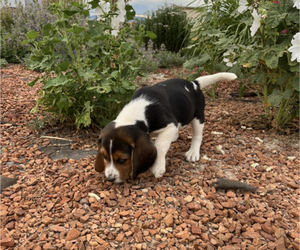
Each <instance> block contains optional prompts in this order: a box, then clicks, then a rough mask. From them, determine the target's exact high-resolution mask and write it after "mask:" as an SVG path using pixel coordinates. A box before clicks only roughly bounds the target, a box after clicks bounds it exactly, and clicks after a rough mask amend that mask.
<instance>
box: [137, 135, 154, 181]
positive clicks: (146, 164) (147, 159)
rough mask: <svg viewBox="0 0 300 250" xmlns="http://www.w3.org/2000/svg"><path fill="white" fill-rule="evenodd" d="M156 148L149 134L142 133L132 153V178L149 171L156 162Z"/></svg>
mask: <svg viewBox="0 0 300 250" xmlns="http://www.w3.org/2000/svg"><path fill="white" fill-rule="evenodd" d="M156 154H157V151H156V147H155V146H154V145H153V142H152V141H151V139H150V136H149V134H147V133H145V132H141V134H140V135H139V136H138V138H137V140H136V142H135V144H134V149H133V152H132V177H133V179H134V180H135V179H136V177H137V176H138V175H139V174H140V173H142V172H145V171H146V170H148V169H149V168H150V167H151V166H152V165H153V164H154V162H155V159H156Z"/></svg>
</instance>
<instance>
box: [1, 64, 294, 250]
mask: <svg viewBox="0 0 300 250" xmlns="http://www.w3.org/2000/svg"><path fill="white" fill-rule="evenodd" d="M159 73H161V72H159ZM163 73H164V74H165V75H166V77H172V74H171V73H170V71H168V70H165V71H164V72H163ZM37 74H38V73H36V72H31V71H26V70H25V69H24V68H23V67H22V66H21V65H9V66H8V67H6V68H3V69H1V175H2V176H4V177H8V178H13V179H17V183H16V184H14V185H12V186H10V187H8V188H6V189H4V190H2V193H1V195H0V197H1V207H0V216H1V229H0V236H1V241H0V243H1V249H36V250H38V249H50V250H52V249H80V250H84V249H138V250H139V249H169V250H175V249H223V250H231V249H232V250H235V249H249V250H252V249H253V250H254V249H278V250H281V249H299V140H298V138H299V137H298V134H297V133H295V132H294V131H290V134H287V135H278V133H276V132H274V131H267V130H265V129H264V127H263V125H259V124H257V123H259V119H258V117H259V114H261V113H262V108H261V104H260V103H259V102H240V101H233V100H232V99H233V98H232V97H231V98H230V96H229V94H230V93H232V92H237V91H238V82H237V81H236V82H235V81H234V82H231V83H227V82H224V83H221V84H220V86H219V87H218V92H219V98H218V100H217V101H215V102H213V101H211V100H209V98H207V108H206V123H205V132H204V135H203V144H202V147H201V160H200V161H199V162H196V163H188V162H186V161H185V160H184V152H186V151H187V150H188V148H189V145H190V141H191V129H190V127H186V128H184V129H183V130H182V131H181V132H180V136H179V139H178V141H176V142H175V143H173V144H172V147H171V149H170V151H169V153H168V155H167V171H166V173H165V175H164V176H163V177H162V178H160V179H155V178H154V177H153V176H152V174H151V173H150V172H146V173H144V174H142V175H140V176H139V177H138V178H137V180H136V181H132V180H128V182H127V183H124V184H114V183H110V182H108V181H106V179H105V177H104V174H103V173H97V172H95V171H94V169H93V164H94V154H93V153H92V152H94V151H92V150H96V139H97V134H98V133H99V129H98V128H97V127H91V128H89V129H84V130H80V131H76V130H75V129H74V128H72V126H68V125H66V124H63V125H60V124H58V123H55V122H53V121H51V122H52V123H51V125H47V126H45V128H44V129H42V130H40V131H39V132H37V131H35V130H33V129H32V128H31V126H29V125H28V122H30V121H31V122H32V121H34V120H35V119H37V117H36V116H35V115H32V114H30V113H29V112H30V109H31V108H32V107H33V106H34V105H35V101H34V99H35V98H36V97H37V95H38V89H39V88H40V86H37V87H34V88H30V87H28V86H27V85H26V82H28V81H30V79H33V78H34V77H35V76H36V75H37ZM249 98H255V97H249ZM249 100H250V99H249ZM251 100H253V99H251ZM40 116H41V117H40V119H42V114H41V115H40ZM254 126H256V127H255V128H254ZM49 137H51V138H49ZM53 138H54V139H53ZM55 138H63V139H65V140H66V142H67V144H68V143H69V142H71V146H68V147H70V148H69V149H72V150H74V151H75V150H87V151H88V150H91V155H90V156H85V157H84V158H80V159H78V158H77V159H72V158H68V157H63V158H60V159H56V160H52V159H51V157H50V155H47V154H46V153H44V152H45V148H47V147H52V146H53V144H55ZM53 140H54V141H53ZM60 144H61V145H60V146H59V147H63V146H62V145H63V144H64V142H63V141H60ZM43 150H44V151H43ZM220 178H228V179H232V180H238V181H241V182H244V183H247V184H249V185H251V186H253V187H256V188H257V191H254V192H249V191H242V190H233V189H229V190H226V191H225V190H216V189H215V186H214V183H215V182H217V180H218V179H220Z"/></svg>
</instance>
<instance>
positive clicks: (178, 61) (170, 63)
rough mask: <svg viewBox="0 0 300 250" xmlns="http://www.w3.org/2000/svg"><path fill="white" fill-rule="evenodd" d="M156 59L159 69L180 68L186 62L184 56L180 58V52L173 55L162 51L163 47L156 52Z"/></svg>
mask: <svg viewBox="0 0 300 250" xmlns="http://www.w3.org/2000/svg"><path fill="white" fill-rule="evenodd" d="M156 57H157V58H158V61H159V67H161V68H172V67H179V66H182V65H183V63H184V62H185V61H186V59H185V56H181V54H180V52H178V53H175V52H174V53H173V52H171V51H167V50H165V49H164V46H162V48H161V49H160V50H159V51H158V52H157V54H156Z"/></svg>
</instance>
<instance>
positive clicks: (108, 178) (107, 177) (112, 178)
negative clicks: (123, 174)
mask: <svg viewBox="0 0 300 250" xmlns="http://www.w3.org/2000/svg"><path fill="white" fill-rule="evenodd" d="M106 179H107V180H108V181H110V182H114V180H115V178H114V177H112V176H106Z"/></svg>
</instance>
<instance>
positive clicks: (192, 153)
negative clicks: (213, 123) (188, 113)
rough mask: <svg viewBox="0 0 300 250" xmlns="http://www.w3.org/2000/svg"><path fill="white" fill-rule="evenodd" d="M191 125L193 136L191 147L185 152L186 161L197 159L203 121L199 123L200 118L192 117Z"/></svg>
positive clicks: (198, 157)
mask: <svg viewBox="0 0 300 250" xmlns="http://www.w3.org/2000/svg"><path fill="white" fill-rule="evenodd" d="M191 125H192V130H193V137H192V142H191V147H190V149H189V151H187V152H186V153H185V156H186V159H187V161H199V159H200V146H201V143H202V134H203V129H204V123H201V122H200V120H198V119H197V118H194V119H193V120H192V122H191Z"/></svg>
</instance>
